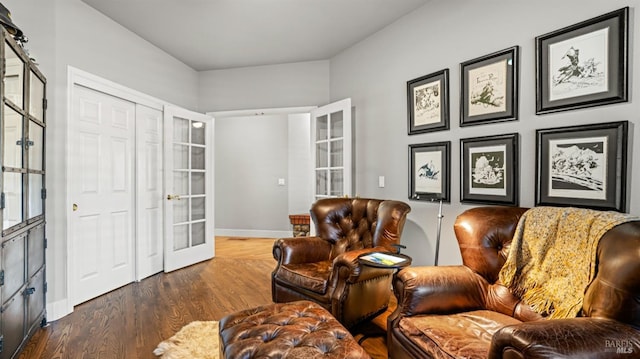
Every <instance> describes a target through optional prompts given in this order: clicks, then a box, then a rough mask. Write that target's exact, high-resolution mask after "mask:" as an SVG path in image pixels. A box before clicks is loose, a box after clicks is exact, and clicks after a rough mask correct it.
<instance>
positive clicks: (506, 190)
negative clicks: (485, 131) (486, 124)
mask: <svg viewBox="0 0 640 359" xmlns="http://www.w3.org/2000/svg"><path fill="white" fill-rule="evenodd" d="M518 137H519V135H518V134H517V133H510V134H505V135H498V136H490V137H486V136H485V137H476V138H463V139H461V140H460V154H461V161H460V163H461V164H462V165H461V166H462V168H461V169H460V202H463V203H464V202H467V203H484V204H500V205H511V206H517V205H518V200H519V198H518V195H519V187H520V186H519V178H518V174H519V173H518V168H519V161H518V152H519V145H518V142H519V141H518Z"/></svg>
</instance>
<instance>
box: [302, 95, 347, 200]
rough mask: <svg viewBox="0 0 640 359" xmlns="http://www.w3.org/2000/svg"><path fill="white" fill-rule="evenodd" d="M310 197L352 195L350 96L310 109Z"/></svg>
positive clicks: (315, 198)
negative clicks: (312, 163)
mask: <svg viewBox="0 0 640 359" xmlns="http://www.w3.org/2000/svg"><path fill="white" fill-rule="evenodd" d="M311 118H312V121H313V123H312V126H311V129H312V135H311V138H312V139H313V143H312V152H313V153H312V158H315V170H314V171H315V173H314V198H313V200H314V201H315V200H317V199H320V198H327V197H341V196H349V195H352V191H353V183H352V178H353V174H352V172H353V165H352V163H353V162H352V148H351V145H352V141H351V139H352V136H351V99H345V100H341V101H338V102H334V103H332V104H329V105H327V106H323V107H321V108H318V109H316V110H314V111H313V112H312V116H311Z"/></svg>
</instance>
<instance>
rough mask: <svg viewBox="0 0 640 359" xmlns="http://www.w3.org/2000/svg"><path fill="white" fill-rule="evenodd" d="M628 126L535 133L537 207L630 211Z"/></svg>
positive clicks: (602, 126)
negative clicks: (627, 208)
mask: <svg viewBox="0 0 640 359" xmlns="http://www.w3.org/2000/svg"><path fill="white" fill-rule="evenodd" d="M627 137H628V122H627V121H623V122H611V123H603V124H595V125H582V126H572V127H561V128H551V129H541V130H537V131H536V164H537V165H536V205H558V206H576V207H585V208H593V209H600V210H615V211H619V212H624V211H625V210H626V183H627V181H626V180H627Z"/></svg>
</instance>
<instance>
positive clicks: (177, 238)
mask: <svg viewBox="0 0 640 359" xmlns="http://www.w3.org/2000/svg"><path fill="white" fill-rule="evenodd" d="M164 129H165V137H164V168H165V178H164V185H165V201H164V203H165V206H164V208H165V211H164V214H165V218H164V223H165V230H164V236H165V243H164V259H165V263H164V271H165V272H170V271H173V270H176V269H179V268H183V267H186V266H188V265H191V264H194V263H198V262H201V261H204V260H207V259H210V258H213V256H214V222H213V218H214V216H213V191H214V182H213V179H214V176H213V119H212V118H211V117H209V116H206V115H203V114H201V113H196V112H192V111H187V110H185V109H181V108H176V107H172V106H165V108H164Z"/></svg>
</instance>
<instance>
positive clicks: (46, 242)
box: [44, 238, 49, 249]
mask: <svg viewBox="0 0 640 359" xmlns="http://www.w3.org/2000/svg"><path fill="white" fill-rule="evenodd" d="M48 247H49V240H48V239H46V238H45V239H44V249H47V248H48Z"/></svg>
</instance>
